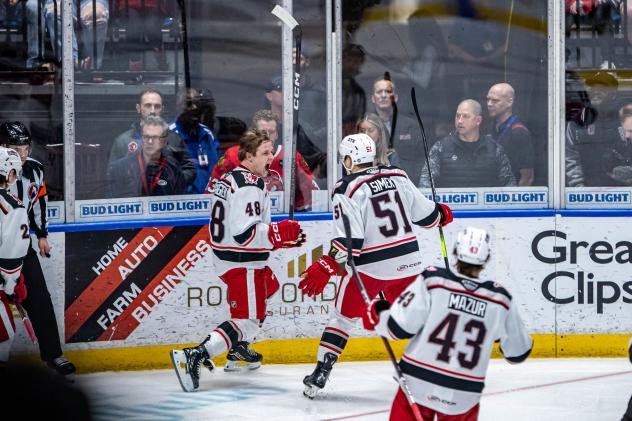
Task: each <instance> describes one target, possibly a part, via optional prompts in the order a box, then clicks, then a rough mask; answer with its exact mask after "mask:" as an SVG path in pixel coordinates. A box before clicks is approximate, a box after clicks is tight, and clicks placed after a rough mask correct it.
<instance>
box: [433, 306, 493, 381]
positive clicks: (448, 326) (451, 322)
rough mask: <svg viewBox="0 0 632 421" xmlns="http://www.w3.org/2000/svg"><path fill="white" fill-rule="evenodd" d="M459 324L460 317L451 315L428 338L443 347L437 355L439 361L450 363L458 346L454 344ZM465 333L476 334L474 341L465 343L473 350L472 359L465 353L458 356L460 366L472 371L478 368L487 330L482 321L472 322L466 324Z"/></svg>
mask: <svg viewBox="0 0 632 421" xmlns="http://www.w3.org/2000/svg"><path fill="white" fill-rule="evenodd" d="M458 323H459V315H458V314H454V313H449V314H448V315H447V316H446V317H445V319H443V320H442V321H441V323H439V325H438V326H437V327H436V328H435V330H433V331H432V333H431V334H430V336H429V337H428V342H430V343H433V344H437V345H441V351H439V353H438V354H437V359H438V360H439V361H443V362H445V363H449V362H450V350H451V349H452V348H454V346H455V345H456V342H454V334H455V331H456V327H457V325H458ZM444 330H445V334H443V337H441V336H440V335H441V334H442V332H443V331H444ZM463 331H464V332H466V333H472V332H476V337H475V338H474V339H468V340H467V341H466V342H465V344H466V345H467V346H469V347H471V348H472V356H471V358H470V359H468V358H467V354H465V353H464V352H459V353H458V354H457V358H458V360H459V365H460V366H461V367H463V368H467V369H469V370H471V369H473V368H474V367H476V365H477V364H478V360H479V359H480V357H481V345H482V344H483V341H484V340H485V334H486V333H487V329H486V328H485V324H484V323H483V322H481V321H480V320H470V321H469V322H467V323H466V324H465V327H464V328H463Z"/></svg>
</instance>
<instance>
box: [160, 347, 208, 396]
mask: <svg viewBox="0 0 632 421" xmlns="http://www.w3.org/2000/svg"><path fill="white" fill-rule="evenodd" d="M170 354H171V362H172V363H173V368H174V369H175V370H176V375H177V376H178V381H179V382H180V386H181V387H182V390H184V391H185V392H195V391H196V390H197V388H198V387H200V366H201V364H202V361H203V360H209V361H210V359H209V355H208V352H207V351H206V348H204V345H198V346H196V347H194V348H184V349H183V350H179V349H174V350H172V351H171V353H170ZM211 364H212V362H211Z"/></svg>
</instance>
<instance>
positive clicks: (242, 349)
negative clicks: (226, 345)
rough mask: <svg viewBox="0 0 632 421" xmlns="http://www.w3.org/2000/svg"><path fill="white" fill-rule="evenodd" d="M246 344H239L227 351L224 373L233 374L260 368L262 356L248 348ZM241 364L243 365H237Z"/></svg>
mask: <svg viewBox="0 0 632 421" xmlns="http://www.w3.org/2000/svg"><path fill="white" fill-rule="evenodd" d="M248 345H249V344H248V342H244V341H242V342H239V343H237V346H235V347H234V348H232V349H231V350H230V351H228V354H227V355H226V359H227V360H228V361H226V365H225V366H224V371H226V372H235V371H242V370H256V369H258V368H259V367H261V360H262V359H263V356H262V355H261V354H259V353H258V352H257V351H255V350H254V349H251V348H250V347H249V346H248ZM240 362H243V363H245V364H239V363H240Z"/></svg>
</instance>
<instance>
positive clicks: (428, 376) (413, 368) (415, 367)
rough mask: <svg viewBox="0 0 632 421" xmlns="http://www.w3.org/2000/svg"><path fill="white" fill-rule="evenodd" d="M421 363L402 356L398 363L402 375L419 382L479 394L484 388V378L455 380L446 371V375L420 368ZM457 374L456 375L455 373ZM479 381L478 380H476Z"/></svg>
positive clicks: (455, 378)
mask: <svg viewBox="0 0 632 421" xmlns="http://www.w3.org/2000/svg"><path fill="white" fill-rule="evenodd" d="M421 365H422V363H420V362H419V361H415V360H413V359H411V358H410V357H408V356H407V355H404V356H403V357H402V359H401V360H400V362H399V366H400V367H401V369H402V372H403V373H404V374H407V375H409V376H411V377H414V378H416V379H419V380H423V381H426V382H428V383H432V384H436V385H438V386H443V387H446V388H449V389H454V390H461V391H464V392H473V393H481V392H482V391H483V389H484V388H485V382H484V381H483V380H484V378H480V379H481V380H474V377H473V376H472V378H473V379H472V380H467V379H464V378H457V377H454V376H452V375H450V374H449V373H450V372H449V371H448V370H443V371H445V372H446V374H443V373H440V372H438V371H434V370H430V369H427V368H424V367H422V366H421ZM455 374H458V373H455ZM476 379H479V378H476Z"/></svg>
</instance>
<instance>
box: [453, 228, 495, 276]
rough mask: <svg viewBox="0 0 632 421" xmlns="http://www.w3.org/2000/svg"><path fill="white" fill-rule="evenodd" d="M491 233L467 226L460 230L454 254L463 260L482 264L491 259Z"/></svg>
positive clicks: (473, 263)
mask: <svg viewBox="0 0 632 421" xmlns="http://www.w3.org/2000/svg"><path fill="white" fill-rule="evenodd" d="M490 251H491V250H490V248H489V234H488V233H487V231H485V230H484V229H481V228H475V227H467V228H465V230H463V231H461V232H459V234H458V236H457V237H456V244H455V245H454V254H456V258H457V259H459V260H460V261H461V262H465V263H469V264H472V265H479V266H482V265H484V264H485V263H487V261H488V260H489V253H490Z"/></svg>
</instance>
